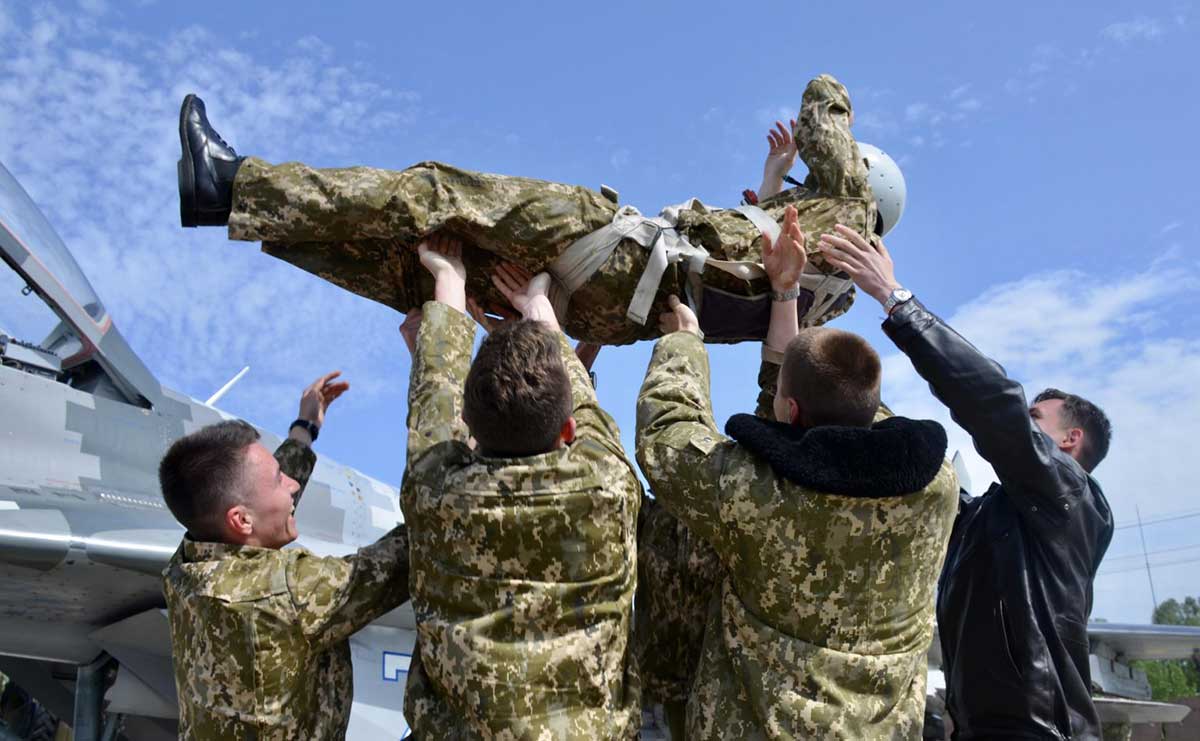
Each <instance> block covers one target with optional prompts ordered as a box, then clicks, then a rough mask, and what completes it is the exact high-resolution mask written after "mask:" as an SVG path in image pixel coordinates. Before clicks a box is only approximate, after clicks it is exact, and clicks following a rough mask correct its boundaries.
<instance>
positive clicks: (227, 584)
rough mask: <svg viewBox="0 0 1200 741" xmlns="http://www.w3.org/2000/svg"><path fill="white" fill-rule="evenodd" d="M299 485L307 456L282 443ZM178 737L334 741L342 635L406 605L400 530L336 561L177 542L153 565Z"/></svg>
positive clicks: (345, 680)
mask: <svg viewBox="0 0 1200 741" xmlns="http://www.w3.org/2000/svg"><path fill="white" fill-rule="evenodd" d="M276 458H277V459H278V460H279V463H280V467H281V468H282V469H283V471H284V473H286V474H287V475H289V476H291V477H292V478H294V479H296V480H297V481H298V482H300V483H301V485H303V484H305V483H306V482H307V480H308V477H309V475H310V474H311V473H312V467H313V464H314V463H315V461H316V456H314V455H313V453H312V451H311V450H310V449H309V448H308V446H306V445H302V444H301V443H298V442H296V441H293V440H288V441H286V442H285V443H284V444H283V445H282V446H280V448H279V450H278V451H276ZM163 592H164V594H165V596H166V600H167V615H168V619H169V622H170V626H171V644H172V652H173V655H174V657H175V687H176V690H177V692H178V696H179V737H180V738H184V739H200V740H203V739H214V740H215V739H258V740H260V741H283V740H285V739H287V740H289V741H291V740H296V741H300V740H304V741H311V740H313V739H341V738H344V737H345V732H346V725H347V723H349V720H350V703H351V702H352V700H353V698H354V685H353V673H352V666H351V663H350V644H349V641H348V638H349V637H350V635H351V634H353V633H354V632H356V631H358V630H359V629H360V628H362V627H364V626H365V625H367V624H368V623H370V622H371V621H372V620H374V619H376V618H377V617H379V616H380V615H382V614H383V613H385V612H387V611H389V610H392V609H394V608H396V607H398V606H400V605H401V604H402V603H404V602H406V601H407V600H408V537H407V535H406V531H405V528H404V526H403V525H400V526H399V527H397V528H395V529H394V530H392V531H391V532H389V533H388V534H387V535H385V536H384V537H382V538H381V539H380V540H379V541H378V542H376V543H374V544H373V545H370V546H368V547H366V548H362V549H360V550H359V551H358V552H357V553H356V554H354V555H350V556H346V557H345V558H332V557H330V558H321V557H318V556H315V555H313V554H312V553H309V552H308V551H306V550H304V549H303V548H285V549H282V550H277V549H271V548H254V547H250V546H237V545H227V544H224V543H209V542H200V541H195V540H191V539H190V538H184V541H183V543H182V544H181V545H180V547H179V550H177V551H176V552H175V555H174V556H172V558H171V561H170V563H169V564H168V566H167V568H166V570H165V571H164V572H163Z"/></svg>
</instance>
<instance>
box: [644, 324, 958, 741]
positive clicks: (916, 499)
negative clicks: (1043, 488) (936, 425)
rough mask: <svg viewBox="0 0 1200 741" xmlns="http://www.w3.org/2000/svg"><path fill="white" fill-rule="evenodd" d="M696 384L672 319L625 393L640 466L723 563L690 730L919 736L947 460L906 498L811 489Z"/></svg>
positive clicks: (949, 491)
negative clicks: (729, 424) (775, 464)
mask: <svg viewBox="0 0 1200 741" xmlns="http://www.w3.org/2000/svg"><path fill="white" fill-rule="evenodd" d="M708 389H709V369H708V356H707V353H706V352H705V350H704V345H703V344H702V343H701V342H700V341H699V340H698V339H697V338H696V337H695V336H693V335H691V334H689V333H684V332H677V333H675V334H672V335H668V336H667V337H664V338H663V339H662V340H660V341H659V343H658V345H657V346H656V347H655V349H654V354H653V356H652V359H651V362H650V369H649V372H648V374H647V376H646V381H645V383H644V385H643V386H642V390H641V393H640V395H639V397H638V431H637V451H638V461H639V463H640V464H641V467H642V471H643V473H644V474H645V476H646V478H647V480H648V481H649V482H650V485H651V487H652V489H653V490H654V491H655V493H656V494H657V495H658V498H659V500H660V501H662V502H663V504H664V505H665V506H666V507H668V508H669V509H671V510H672V512H673V513H674V514H676V515H677V516H678V517H679V518H680V519H681V520H683V521H684V522H685V523H687V525H688V527H689V528H691V530H692V532H693V533H696V534H698V535H700V536H701V537H703V538H705V539H706V540H707V541H708V542H709V543H711V544H712V545H713V547H714V548H715V549H716V551H717V553H718V554H719V556H720V558H721V561H722V563H723V564H724V566H725V569H726V570H725V574H726V576H725V579H724V581H723V583H722V586H721V594H720V597H719V608H714V609H712V610H711V611H710V613H709V616H710V619H709V623H708V626H707V628H706V630H705V640H704V648H703V653H702V656H701V660H700V667H699V671H698V674H697V677H696V680H695V683H694V684H693V687H692V695H691V698H690V699H689V702H688V719H687V723H688V737H689V738H696V739H730V738H771V739H776V738H778V739H783V738H806V739H809V738H812V739H826V738H828V739H912V738H919V737H920V734H921V728H922V715H923V709H924V705H925V675H926V666H925V663H926V658H925V657H926V651H927V649H928V648H929V643H930V639H931V637H932V632H933V624H934V612H933V595H934V589H935V585H936V583H937V577H938V574H939V572H940V570H941V566H942V560H943V558H944V556H945V550H946V542H947V539H948V538H949V535H950V529H951V526H952V524H953V519H954V515H955V510H956V503H957V482H956V480H955V476H954V471H953V469H952V467H951V466H950V465H949V463H944V464H943V465H942V467H941V469H940V471H939V473H938V474H937V476H936V477H935V479H934V480H933V481H932V482H931V483H930V484H929V485H928V487H927V488H926V489H924V490H922V491H921V492H918V493H913V494H910V495H906V496H904V497H887V498H857V497H845V496H836V495H830V494H823V493H820V492H816V491H812V490H808V489H805V488H803V487H801V486H799V485H797V484H795V483H793V482H791V481H788V480H785V479H783V478H781V477H779V476H778V475H777V474H776V473H775V472H774V470H773V469H772V468H771V467H770V466H769V465H768V464H767V463H766V462H765V461H762V460H761V459H758V458H756V457H754V456H753V455H752V454H750V453H749V452H748V451H746V450H745V449H743V448H741V447H740V446H738V445H737V444H736V443H734V442H733V441H731V440H729V439H727V438H725V437H724V436H722V435H721V434H720V433H719V432H718V431H717V427H716V424H715V423H714V421H713V418H712V407H711V404H710V400H709V391H708Z"/></svg>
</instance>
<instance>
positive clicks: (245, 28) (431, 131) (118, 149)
mask: <svg viewBox="0 0 1200 741" xmlns="http://www.w3.org/2000/svg"><path fill="white" fill-rule="evenodd" d="M841 5H842V6H846V7H833V6H831V5H830V4H790V5H784V4H779V3H764V4H761V5H759V6H758V7H757V8H754V9H751V8H749V7H746V6H740V7H737V8H736V9H735V6H734V5H733V4H719V5H717V4H704V3H691V4H683V3H658V4H650V3H637V4H635V3H611V2H610V3H603V4H597V5H595V6H594V7H591V8H586V7H583V6H581V5H579V4H567V3H562V4H555V5H551V4H548V3H521V2H515V3H504V4H500V3H486V4H484V3H477V4H476V3H461V4H454V5H448V4H420V5H419V6H418V5H417V4H409V3H404V4H400V3H396V4H391V5H390V6H389V7H375V4H371V5H367V4H333V3H320V4H312V5H310V6H303V5H301V4H298V3H286V4H285V3H256V4H244V3H222V2H213V3H209V4H206V5H205V6H203V8H204V10H203V12H202V13H196V14H195V15H193V16H189V15H188V13H189V12H193V11H192V10H191V7H190V6H184V5H180V4H177V3H166V2H157V3H155V2H149V3H117V2H103V1H101V0H91V1H90V2H80V3H68V2H64V3H58V4H53V3H39V4H37V6H36V8H33V9H31V8H30V7H29V6H28V5H27V4H25V3H14V2H4V0H0V160H2V161H3V162H4V163H5V165H6V166H7V167H9V169H10V170H12V171H13V173H14V174H15V175H16V176H17V177H18V178H19V179H21V181H22V182H23V183H24V185H25V187H26V188H27V189H28V190H29V192H30V194H31V195H32V196H33V198H34V199H35V200H36V201H37V202H38V203H39V204H40V205H41V206H42V207H43V208H44V209H45V211H46V212H47V214H48V216H49V217H50V219H51V221H52V222H53V223H54V224H55V226H56V228H57V229H58V230H59V232H60V233H61V234H62V236H63V238H64V239H65V241H66V242H67V244H68V245H69V246H71V248H72V249H73V250H74V252H75V255H76V257H77V258H78V260H79V261H80V263H81V264H82V266H83V267H84V269H85V271H86V272H87V273H88V274H89V276H90V277H91V278H92V281H93V283H94V284H95V287H96V288H97V290H98V292H99V293H100V295H101V296H102V297H104V299H105V301H106V302H107V304H108V306H109V309H110V311H111V312H112V314H113V315H114V317H115V318H116V321H117V322H118V324H119V325H120V326H121V327H122V330H123V331H124V333H125V334H126V336H127V337H128V338H129V340H130V342H131V344H132V345H133V346H134V348H135V349H137V350H138V351H139V352H140V353H141V354H142V355H143V357H144V358H145V360H146V362H147V364H148V365H149V366H150V367H151V368H152V369H153V370H154V371H155V372H156V373H157V374H158V375H159V377H160V378H161V379H162V380H163V381H164V382H165V383H166V384H168V385H170V386H172V387H174V388H177V389H179V390H181V391H184V392H186V393H189V394H191V395H193V396H195V397H199V398H205V397H207V396H208V395H209V394H210V393H212V391H213V390H215V389H216V388H218V387H219V386H220V385H221V384H222V383H223V382H224V381H225V380H227V379H228V378H229V377H230V376H232V375H233V374H234V373H235V372H236V371H237V370H238V369H240V368H241V367H242V365H246V364H248V365H250V366H251V367H252V370H251V372H250V374H249V375H248V376H247V377H246V379H245V380H243V381H242V382H241V383H240V384H239V385H238V386H237V387H236V388H235V389H234V390H233V391H232V392H231V393H230V394H229V396H227V397H226V399H225V400H224V402H223V407H224V408H226V409H227V410H228V411H230V412H232V413H235V414H240V415H243V416H245V417H247V418H249V419H252V420H254V421H256V422H258V423H260V424H263V425H265V426H268V427H271V428H273V429H276V430H279V431H281V432H282V431H283V428H284V426H285V425H286V424H287V423H288V422H289V421H290V420H291V419H292V418H293V417H294V415H295V409H294V406H295V401H296V397H297V396H298V392H299V389H300V388H301V386H302V385H303V384H305V383H307V382H308V381H309V380H310V379H311V378H313V377H315V376H317V375H318V374H319V373H321V372H323V371H325V370H327V369H330V368H335V367H340V368H342V369H343V370H344V371H345V374H346V376H347V377H348V378H349V379H350V380H351V382H352V384H353V388H352V390H351V392H350V394H349V395H348V396H346V397H345V398H344V400H343V401H339V402H338V404H337V406H336V407H335V408H334V410H333V411H332V412H331V416H330V419H329V424H328V426H327V429H326V430H325V432H324V433H323V434H322V436H321V442H320V444H319V446H318V447H319V451H320V452H322V453H325V454H328V455H330V456H332V457H334V458H336V459H337V460H338V461H339V462H341V463H344V464H346V465H350V466H353V467H355V468H358V469H361V470H363V471H364V472H366V473H369V474H371V475H373V476H376V477H377V478H381V479H384V480H387V481H390V482H392V483H398V482H399V480H400V476H401V473H402V471H403V466H404V456H403V440H404V438H403V427H404V418H405V413H406V408H405V401H404V396H405V392H406V386H407V379H408V368H409V362H408V358H407V354H406V352H405V351H404V349H403V346H402V344H401V342H400V340H399V337H398V335H397V333H396V326H397V325H398V323H399V321H400V317H399V315H397V314H396V313H395V312H393V311H391V310H389V309H386V308H384V307H380V306H377V305H374V304H371V303H369V302H367V301H365V300H362V299H359V298H357V297H354V296H352V295H350V294H347V293H345V292H343V291H340V290H338V289H336V288H333V287H332V286H328V285H326V284H324V283H323V282H322V281H320V280H318V279H316V278H313V277H311V276H308V275H306V274H304V273H302V272H300V271H298V270H296V269H294V268H291V267H290V266H287V265H285V264H282V263H279V262H277V261H274V260H273V259H272V258H270V257H267V256H265V255H262V254H261V253H259V252H258V251H257V250H256V249H255V247H254V245H250V244H244V243H230V242H228V241H227V240H226V239H225V236H224V233H223V232H222V231H221V230H189V231H186V232H185V231H183V230H181V229H180V228H179V226H178V206H177V196H176V190H175V160H176V159H177V157H178V143H177V142H178V140H177V138H176V133H175V125H176V120H177V115H178V106H179V101H180V100H181V98H182V97H183V95H184V94H185V93H187V92H197V93H199V94H200V95H201V96H203V97H204V98H205V99H206V100H207V102H208V104H209V110H210V113H211V115H212V118H213V121H214V123H215V124H216V125H217V126H218V128H219V129H220V131H221V132H222V134H224V135H225V136H226V138H227V139H229V140H230V141H231V142H232V143H233V144H234V145H235V146H237V147H238V148H239V150H240V151H242V152H243V153H249V154H256V155H260V156H263V157H266V158H268V159H272V160H284V159H300V160H305V161H308V162H310V163H313V164H316V165H345V164H371V165H376V166H381V167H397V168H398V167H404V166H406V165H409V164H412V163H415V162H418V161H421V160H426V159H440V160H445V161H448V162H451V163H454V164H456V165H459V166H463V167H467V168H471V169H478V170H486V171H493V172H502V173H509V174H517V175H525V176H532V177H540V178H545V179H550V180H560V181H564V182H570V183H579V184H584V185H589V186H593V187H597V186H598V185H599V184H600V183H607V184H609V185H612V186H613V187H615V188H617V189H618V190H619V191H620V193H621V196H622V200H623V201H624V202H627V203H632V204H634V205H636V206H638V207H639V208H641V209H642V210H643V211H644V212H655V211H657V210H658V209H659V208H660V207H662V206H664V205H667V204H671V203H676V202H679V201H682V200H684V199H686V198H687V197H690V196H699V197H700V198H702V199H704V200H705V201H706V202H709V203H712V204H715V205H734V204H735V203H736V202H737V201H738V199H739V194H740V192H741V190H742V189H743V188H747V187H757V185H758V182H759V180H760V178H761V172H762V170H761V168H762V158H763V156H764V155H765V153H766V143H765V133H766V130H767V127H768V126H769V124H770V123H771V122H772V121H773V120H775V119H776V118H786V117H787V116H790V115H792V114H793V113H794V111H795V108H796V107H797V105H798V103H799V99H800V94H801V92H802V90H803V87H804V84H805V82H806V81H807V80H808V79H809V78H811V77H813V76H815V75H816V74H819V73H821V72H830V73H832V74H834V75H836V76H838V77H839V78H840V79H841V80H842V81H843V82H845V83H846V85H847V86H848V87H849V89H850V92H851V95H852V97H853V100H854V104H855V108H856V116H857V122H856V125H855V128H854V131H855V134H856V136H857V137H858V138H859V139H860V140H862V141H868V142H872V143H874V144H877V145H879V146H881V147H883V148H884V149H886V150H887V151H889V152H890V153H891V154H892V155H893V156H894V157H896V158H897V159H898V160H899V161H900V162H901V164H902V166H903V168H904V171H905V175H906V177H907V181H908V191H909V204H908V210H907V212H906V214H905V216H904V219H903V221H902V222H901V224H900V225H899V227H898V228H897V229H896V231H895V232H893V234H892V235H890V236H889V239H888V240H887V242H888V246H889V248H890V249H891V251H892V254H893V255H894V256H895V257H896V260H897V263H898V275H899V277H900V279H901V280H902V281H904V282H905V283H906V285H908V286H909V287H910V288H912V289H913V290H914V291H915V292H916V293H917V295H919V296H920V297H921V298H922V299H923V300H924V301H925V302H926V303H927V305H929V306H930V307H931V308H933V309H935V310H936V311H938V312H939V313H941V314H942V315H943V316H945V317H947V318H948V319H950V320H951V321H952V322H953V323H954V324H955V325H956V326H957V327H958V328H959V329H960V330H961V331H962V332H963V333H964V334H966V335H967V336H968V337H969V338H970V339H972V340H973V341H974V342H975V343H976V344H977V345H979V346H980V347H981V348H982V349H984V350H985V351H986V352H988V353H990V354H992V355H993V356H995V357H996V358H997V359H998V360H999V361H1000V362H1001V363H1003V364H1004V365H1005V366H1006V367H1007V368H1008V369H1009V370H1010V371H1011V372H1012V373H1013V374H1014V376H1016V377H1017V378H1019V379H1021V380H1022V381H1024V382H1027V383H1028V384H1029V386H1030V388H1031V390H1036V389H1038V388H1041V387H1042V386H1045V385H1055V386H1060V387H1063V388H1067V389H1070V390H1074V391H1077V392H1079V393H1082V394H1084V395H1086V396H1090V397H1092V398H1094V399H1095V400H1096V401H1097V402H1099V403H1101V404H1102V405H1103V406H1105V408H1106V409H1108V411H1109V412H1110V415H1111V416H1112V418H1113V421H1114V424H1115V427H1116V438H1115V440H1114V445H1113V452H1112V454H1111V455H1110V458H1109V460H1108V461H1107V462H1106V463H1105V464H1103V465H1102V466H1101V467H1100V468H1099V469H1098V471H1097V474H1098V478H1099V480H1100V481H1101V483H1102V484H1103V485H1104V487H1105V490H1106V492H1107V493H1108V496H1109V498H1110V500H1111V501H1112V504H1113V507H1114V509H1115V511H1116V513H1117V517H1118V525H1119V526H1123V525H1128V524H1130V523H1131V522H1133V521H1134V519H1133V518H1134V510H1135V506H1136V507H1139V508H1140V510H1141V513H1142V515H1143V517H1145V518H1146V519H1154V520H1161V519H1163V518H1175V519H1169V520H1167V521H1165V522H1161V523H1159V524H1155V525H1151V526H1150V527H1149V528H1147V530H1146V534H1147V540H1148V543H1149V550H1151V551H1152V552H1153V553H1152V555H1151V556H1150V558H1151V562H1152V563H1158V564H1160V565H1159V566H1157V567H1156V568H1155V571H1154V579H1155V586H1156V588H1157V592H1158V597H1159V599H1160V600H1161V599H1163V598H1165V597H1166V596H1180V597H1181V596H1183V595H1185V594H1198V593H1200V582H1198V580H1197V579H1195V578H1194V576H1193V574H1194V573H1195V571H1196V569H1195V567H1196V564H1197V563H1200V561H1189V559H1200V536H1196V535H1195V534H1194V533H1196V532H1197V528H1196V524H1197V523H1198V522H1200V517H1184V518H1183V519H1178V518H1179V517H1180V516H1182V515H1188V514H1195V513H1200V501H1197V499H1196V497H1195V495H1194V494H1193V492H1192V489H1193V486H1194V485H1193V478H1194V466H1193V465H1191V463H1192V461H1191V460H1190V459H1191V458H1192V456H1194V454H1195V452H1196V444H1195V443H1194V442H1193V430H1195V429H1197V427H1198V426H1200V388H1198V386H1200V384H1197V383H1196V379H1197V378H1200V322H1198V320H1197V312H1196V309H1197V308H1198V303H1200V302H1198V301H1197V299H1196V297H1197V295H1198V294H1197V288H1198V287H1200V260H1198V255H1197V238H1198V236H1200V235H1198V220H1197V216H1196V211H1195V205H1196V203H1197V201H1198V196H1200V192H1198V191H1200V187H1198V186H1197V183H1198V182H1200V179H1198V178H1197V176H1196V172H1197V170H1198V168H1200V155H1198V154H1197V151H1198V150H1197V145H1196V143H1195V141H1194V136H1195V129H1196V121H1197V120H1198V118H1200V116H1198V114H1200V89H1198V88H1200V82H1198V78H1197V76H1196V74H1195V72H1194V70H1195V68H1196V66H1197V63H1198V62H1200V54H1198V53H1197V52H1196V51H1195V49H1196V48H1197V38H1196V36H1197V33H1196V25H1197V23H1200V19H1196V18H1195V15H1196V13H1195V10H1194V8H1193V6H1192V5H1191V4H1190V3H1173V2H1165V3H1155V2H1142V3H1086V4H1084V3H1073V4H1072V3H1060V4H1054V5H1053V6H1052V7H1037V8H1034V7H1032V6H1030V7H1029V8H1028V9H1026V10H1021V9H1018V8H1014V7H1013V6H1011V5H1005V6H997V5H992V6H986V5H979V4H975V3H971V4H965V3H945V4H928V5H924V6H920V7H917V6H914V4H907V5H898V4H866V3H861V4H852V5H850V6H847V4H841ZM801 173H802V165H801V166H800V167H799V168H798V171H797V172H796V173H795V174H797V175H800V174H801ZM19 287H20V286H18V285H15V284H14V281H13V280H11V279H10V278H9V277H8V276H7V275H5V276H3V277H0V326H3V327H5V328H7V329H9V330H11V331H13V332H14V333H16V334H18V335H20V336H26V337H29V338H31V339H38V338H39V337H38V335H39V333H40V332H41V331H44V330H45V329H46V328H47V326H46V325H47V322H46V321H45V317H44V316H43V315H42V314H41V313H40V312H39V311H38V310H37V308H38V307H36V306H32V305H31V302H32V301H33V299H22V298H21V297H20V296H19V293H18V292H17V291H18V289H19ZM880 316H881V312H880V311H879V309H878V307H877V306H874V305H872V304H871V302H869V300H868V301H862V302H860V304H859V305H858V306H856V307H855V308H854V309H853V310H852V311H851V313H850V314H849V315H848V316H846V317H845V318H843V319H840V320H838V326H841V327H843V328H846V329H850V330H853V331H857V332H860V333H862V334H863V335H864V336H866V337H867V338H868V339H869V340H870V341H871V342H872V343H874V344H875V345H876V347H877V348H878V349H879V350H880V352H881V354H882V355H884V356H885V367H886V371H885V373H886V376H887V378H886V381H885V396H886V398H887V399H888V401H889V402H890V403H891V404H892V405H893V406H894V407H896V408H897V409H898V410H899V411H900V412H902V413H905V414H908V415H910V416H929V417H934V418H937V419H940V420H942V421H945V422H946V423H947V424H949V420H948V417H946V415H945V413H944V411H943V410H942V409H941V408H940V407H939V406H938V404H937V403H936V402H935V401H934V400H933V399H932V398H931V397H930V396H929V395H928V393H927V391H926V390H925V388H924V386H923V384H921V383H920V381H919V379H916V378H915V376H914V375H913V373H912V371H911V368H910V367H909V366H908V364H907V361H906V360H904V359H903V358H902V357H898V356H896V354H895V351H894V349H893V348H892V347H891V346H890V345H889V343H888V341H887V339H886V338H885V337H884V336H883V335H882V333H881V332H880V331H879V329H878V323H879V319H880ZM650 348H651V346H650V345H649V344H642V345H638V346H634V347H628V348H620V349H607V350H605V351H604V352H603V353H602V354H601V356H600V359H599V360H598V361H597V366H596V370H597V372H598V374H599V377H600V387H599V392H600V397H601V401H602V402H603V403H604V404H605V406H606V407H607V408H608V409H610V410H611V411H612V413H613V414H614V416H615V417H616V418H617V420H618V422H619V423H620V426H621V428H622V430H623V432H624V433H625V435H626V439H627V441H628V442H630V443H632V435H633V413H634V399H635V397H636V393H637V388H638V385H639V383H640V381H641V374H642V373H643V372H644V369H645V363H646V360H647V359H648V357H649V352H650ZM712 355H713V377H714V389H713V392H714V405H715V411H716V416H717V418H718V419H719V420H723V419H725V418H726V417H728V416H729V415H730V414H732V413H735V412H737V411H744V410H747V409H748V408H749V407H750V405H751V404H752V403H753V398H754V394H755V388H754V372H755V370H756V368H757V362H758V361H757V357H758V347H757V346H754V345H742V346H738V347H733V348H719V349H717V350H714V352H713V354H712ZM951 432H952V434H951V437H952V443H953V444H954V445H956V446H958V447H960V448H962V449H964V451H965V452H966V453H967V455H968V465H969V467H970V469H971V472H972V476H973V479H974V484H975V489H976V490H977V491H982V489H983V488H984V487H985V486H986V484H987V482H988V481H989V480H990V478H989V477H990V471H989V470H988V468H987V466H986V464H985V463H984V462H983V461H981V460H980V459H979V458H978V456H976V455H975V454H974V453H973V451H971V450H970V444H969V441H968V440H967V439H966V438H965V436H964V435H962V433H961V432H960V431H956V430H954V429H952V430H951ZM1138 552H1140V541H1139V540H1138V538H1137V531H1136V530H1135V529H1128V528H1127V529H1122V530H1119V531H1118V533H1117V536H1116V538H1115V539H1114V542H1113V546H1112V548H1111V550H1110V558H1109V560H1108V561H1107V562H1106V564H1105V566H1104V568H1103V569H1102V576H1101V577H1100V578H1099V580H1098V581H1097V606H1096V609H1095V611H1094V615H1095V616H1097V617H1105V618H1108V619H1110V620H1131V621H1132V620H1144V619H1146V618H1147V617H1148V614H1149V609H1150V605H1151V598H1150V595H1149V589H1148V586H1147V583H1146V578H1145V574H1144V573H1141V574H1139V573H1137V572H1136V571H1130V570H1128V569H1130V567H1136V566H1137V565H1138V563H1139V561H1138V559H1137V558H1136V557H1132V558H1125V557H1126V556H1130V555H1131V554H1137V553H1138ZM1178 562H1183V563H1178Z"/></svg>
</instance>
